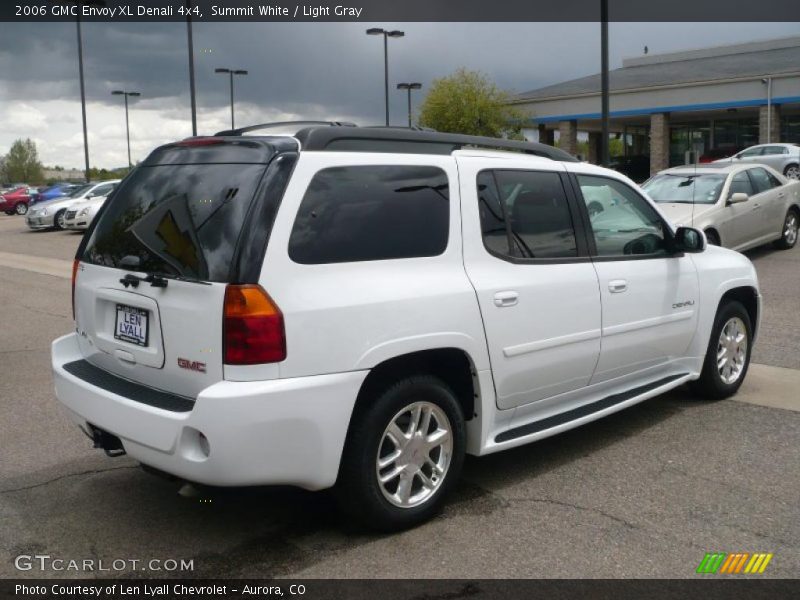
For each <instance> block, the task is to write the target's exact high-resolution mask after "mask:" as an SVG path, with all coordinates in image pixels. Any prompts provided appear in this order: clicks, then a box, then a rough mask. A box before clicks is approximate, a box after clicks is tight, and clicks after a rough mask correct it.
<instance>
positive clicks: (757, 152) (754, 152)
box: [739, 146, 764, 158]
mask: <svg viewBox="0 0 800 600" xmlns="http://www.w3.org/2000/svg"><path fill="white" fill-rule="evenodd" d="M763 151H764V147H763V146H758V147H756V148H748V149H747V150H743V151H742V153H741V154H739V156H741V157H743V158H747V157H750V156H761V153H762V152H763Z"/></svg>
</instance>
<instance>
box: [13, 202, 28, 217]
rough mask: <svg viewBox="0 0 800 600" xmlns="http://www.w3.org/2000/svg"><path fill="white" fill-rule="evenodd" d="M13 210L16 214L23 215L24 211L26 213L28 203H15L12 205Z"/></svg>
mask: <svg viewBox="0 0 800 600" xmlns="http://www.w3.org/2000/svg"><path fill="white" fill-rule="evenodd" d="M14 211H15V212H16V213H17V214H18V215H20V216H22V215H24V214H25V213H27V212H28V205H27V204H25V203H24V202H20V203H19V204H17V205H16V206H15V207H14Z"/></svg>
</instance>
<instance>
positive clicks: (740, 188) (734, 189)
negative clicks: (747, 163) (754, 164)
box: [728, 171, 755, 198]
mask: <svg viewBox="0 0 800 600" xmlns="http://www.w3.org/2000/svg"><path fill="white" fill-rule="evenodd" d="M738 193H743V194H747V195H748V196H752V195H753V194H755V192H754V191H753V185H752V184H751V183H750V178H749V177H748V176H747V171H740V172H738V173H736V175H734V176H733V179H731V188H730V190H729V191H728V198H730V197H731V196H733V195H734V194H738Z"/></svg>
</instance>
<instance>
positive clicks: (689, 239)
mask: <svg viewBox="0 0 800 600" xmlns="http://www.w3.org/2000/svg"><path fill="white" fill-rule="evenodd" d="M674 249H675V251H676V252H689V253H694V252H702V251H703V250H705V249H706V236H705V235H704V234H703V232H702V231H700V230H699V229H695V228H694V227H678V230H677V231H676V232H675V238H674Z"/></svg>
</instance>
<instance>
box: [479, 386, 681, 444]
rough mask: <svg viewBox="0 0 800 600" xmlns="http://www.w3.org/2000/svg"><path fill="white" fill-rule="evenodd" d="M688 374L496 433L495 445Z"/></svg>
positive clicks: (560, 423)
mask: <svg viewBox="0 0 800 600" xmlns="http://www.w3.org/2000/svg"><path fill="white" fill-rule="evenodd" d="M687 375H689V373H678V374H677V375H670V376H669V377H665V378H664V379H659V380H658V381H654V382H652V383H648V384H646V385H641V386H639V387H637V388H633V389H630V390H628V391H627V392H621V393H619V394H612V395H611V396H606V397H605V398H603V399H602V400H598V401H597V402H592V403H590V404H586V405H584V406H580V407H578V408H576V409H574V410H569V411H567V412H563V413H560V414H557V415H553V416H552V417H547V418H546V419H542V420H540V421H534V422H533V423H526V424H525V425H520V426H519V427H514V429H509V430H508V431H503V432H501V433H498V434H497V435H496V436H495V438H494V441H495V442H496V443H498V444H499V443H501V442H508V441H509V440H514V439H516V438H521V437H524V436H526V435H531V434H533V433H539V432H540V431H544V430H545V429H550V428H552V427H558V426H559V425H563V424H564V423H569V422H570V421H575V420H577V419H580V418H582V417H587V416H589V415H592V414H594V413H597V412H600V411H601V410H605V409H607V408H611V407H612V406H615V405H617V404H622V403H623V402H627V401H628V400H631V399H633V398H636V396H641V395H642V394H646V393H647V392H650V391H652V390H654V389H656V388H660V387H662V386H664V385H667V384H669V383H671V382H673V381H675V380H676V379H681V378H683V377H686V376H687Z"/></svg>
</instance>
